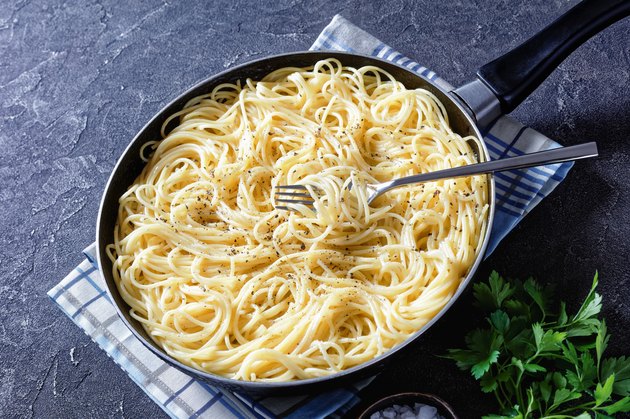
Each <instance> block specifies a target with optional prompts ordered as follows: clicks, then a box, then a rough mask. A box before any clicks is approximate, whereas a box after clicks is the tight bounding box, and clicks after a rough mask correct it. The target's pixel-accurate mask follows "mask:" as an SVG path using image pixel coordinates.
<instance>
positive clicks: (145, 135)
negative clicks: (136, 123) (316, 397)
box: [97, 51, 494, 395]
mask: <svg viewBox="0 0 630 419" xmlns="http://www.w3.org/2000/svg"><path fill="white" fill-rule="evenodd" d="M325 58H336V59H338V60H340V61H341V62H342V64H343V65H345V66H352V67H361V66H366V65H375V66H378V67H380V68H382V69H384V70H386V71H387V72H389V73H390V74H392V75H393V76H394V77H395V78H396V79H397V80H398V81H400V82H402V83H403V84H404V85H405V86H406V87H407V88H418V87H421V88H424V89H427V90H429V91H431V92H432V93H433V94H435V95H436V96H437V97H438V98H439V99H440V101H441V102H442V103H443V104H444V106H445V107H446V110H447V112H448V116H449V120H450V125H451V128H452V129H453V130H454V131H456V132H458V133H459V134H460V135H463V136H464V135H474V136H476V137H477V138H481V135H480V133H479V131H478V130H477V128H476V126H475V124H474V122H473V120H472V119H471V118H470V116H469V115H468V114H467V113H466V112H465V111H464V109H463V108H462V107H461V106H460V105H459V104H458V103H456V102H455V101H454V100H453V99H452V98H451V96H450V95H449V94H448V93H447V92H445V91H443V90H441V89H440V88H439V87H437V86H436V85H434V84H433V83H432V82H431V81H430V80H428V79H425V78H424V77H422V76H420V75H418V74H416V73H413V72H411V71H410V70H408V69H406V68H403V67H400V66H398V65H395V64H393V63H390V62H388V61H383V60H380V59H377V58H374V57H368V56H363V55H357V54H349V53H343V52H331V51H326V52H311V51H309V52H298V53H291V54H283V55H276V56H272V57H268V58H264V59H261V60H256V61H252V62H249V63H246V64H243V65H240V66H238V67H235V68H233V69H230V70H227V71H224V72H222V73H219V74H217V75H215V76H212V77H210V78H208V79H207V80H204V81H202V82H201V83H199V84H197V85H196V86H194V87H192V88H190V89H189V90H187V91H186V92H184V93H183V94H182V95H180V96H179V97H178V98H176V99H175V100H174V101H173V102H171V103H170V104H168V105H167V106H165V107H164V108H163V109H162V110H161V111H160V112H159V113H158V114H157V115H155V116H154V117H153V119H151V121H149V122H148V123H147V125H145V127H144V128H142V129H141V130H140V132H139V133H138V134H137V135H136V137H135V138H134V139H133V140H132V141H131V143H130V144H129V146H128V147H127V149H126V150H125V151H124V153H123V155H122V156H121V158H120V159H119V161H118V163H117V164H116V167H115V168H114V170H113V172H112V174H111V176H110V179H109V181H108V183H107V185H106V187H105V192H104V194H103V199H102V201H101V206H100V210H99V215H98V222H97V246H98V255H97V257H98V263H99V268H100V271H101V274H102V275H103V278H104V280H105V283H106V286H107V290H108V293H109V295H110V297H111V299H112V302H113V303H114V306H115V307H116V310H117V312H118V314H119V316H120V317H121V319H122V320H123V322H124V323H125V324H126V325H127V327H129V329H130V330H131V331H132V332H133V334H134V335H135V336H136V337H137V338H138V339H140V341H141V342H142V343H143V344H144V345H146V346H147V347H148V348H149V349H150V350H151V351H153V352H154V353H155V354H157V355H158V356H160V357H161V358H162V359H164V360H165V361H167V362H169V363H170V364H172V365H173V366H175V367H177V368H179V369H181V370H182V371H184V372H186V373H188V374H192V375H195V376H196V377H198V378H201V379H203V380H205V381H207V382H209V383H210V384H213V385H217V386H221V387H224V388H227V389H230V390H235V391H241V392H246V393H249V394H252V395H270V394H274V395H286V394H306V393H312V392H317V391H325V390H330V389H331V388H334V387H337V386H342V385H344V384H348V383H351V382H356V381H357V380H359V379H361V378H365V377H367V376H371V375H374V374H376V373H378V371H379V370H380V369H382V368H383V367H384V366H385V365H386V363H388V362H390V361H391V360H392V359H394V358H395V357H396V356H397V355H399V354H400V353H402V351H403V350H404V349H405V348H408V347H409V346H410V345H411V344H412V343H413V342H414V341H415V340H417V339H418V338H419V337H420V336H421V335H422V334H423V333H424V331H425V330H426V329H428V328H429V327H430V326H431V325H432V324H433V323H435V322H436V321H437V320H438V319H439V318H440V317H441V316H442V315H443V314H444V313H445V312H446V311H447V310H448V309H449V308H450V306H451V305H452V304H453V303H454V302H455V301H456V300H457V298H458V297H459V295H460V294H461V293H462V292H463V290H464V289H465V288H466V286H467V285H468V283H469V282H470V280H471V279H472V276H473V274H474V272H475V271H476V269H477V266H478V264H479V262H480V261H481V259H482V257H483V253H484V252H485V248H486V245H487V242H488V235H489V231H490V228H491V224H492V218H493V214H494V201H493V200H489V202H490V212H489V222H488V227H487V229H486V235H485V238H484V240H483V245H482V248H481V251H480V254H479V255H478V257H477V260H476V261H475V264H474V265H473V266H472V268H471V270H470V272H469V273H468V275H467V277H466V278H465V280H464V281H463V282H462V284H461V285H460V287H459V289H458V291H457V293H456V294H455V295H454V297H453V298H452V299H451V301H449V303H448V304H447V305H446V306H445V307H444V308H443V309H442V310H441V311H440V313H438V315H437V316H435V317H434V318H433V319H432V320H431V321H430V322H429V323H428V324H427V325H425V327H423V328H422V329H421V330H420V331H418V332H417V333H416V334H414V335H413V336H412V337H410V338H409V339H408V340H407V341H406V342H404V343H403V344H401V345H399V346H397V347H396V348H394V349H392V350H390V351H389V352H387V353H386V354H384V355H382V356H380V357H377V358H375V359H374V360H372V361H370V362H366V363H364V364H362V365H359V366H357V367H354V368H351V369H348V370H345V371H342V372H340V373H337V374H334V375H331V376H327V377H321V378H315V379H308V380H299V381H290V382H283V383H262V382H248V381H240V380H234V379H228V378H225V377H220V376H217V375H213V374H209V373H205V372H201V371H199V370H196V369H194V368H191V367H189V366H186V365H184V364H182V363H180V362H178V361H176V360H174V359H173V358H171V357H170V356H168V355H167V354H166V353H165V352H164V351H163V350H162V349H161V348H160V347H159V346H157V345H156V344H155V343H154V342H153V340H151V338H150V337H149V336H148V335H147V333H146V332H145V331H144V329H143V328H142V326H141V324H140V323H139V322H138V321H137V320H135V319H133V318H132V317H131V316H130V315H129V307H128V306H127V304H126V303H125V301H124V300H123V299H122V297H121V296H120V294H119V293H118V289H117V287H116V284H115V282H114V278H113V276H112V263H111V261H110V260H109V258H108V257H107V254H106V252H105V248H106V246H107V245H108V244H111V243H113V242H114V238H113V233H114V225H115V223H116V217H117V212H118V199H119V197H120V196H121V195H122V194H123V193H124V192H125V191H126V190H127V188H128V187H129V186H130V185H131V184H132V183H133V181H134V179H135V178H136V177H137V176H138V175H139V174H140V172H141V170H142V168H143V166H144V162H143V161H142V160H141V159H140V148H141V147H142V145H143V144H144V143H146V142H147V141H152V140H156V139H160V138H161V136H160V129H161V127H162V124H163V122H164V121H165V120H166V119H167V118H168V117H169V116H170V115H172V114H173V113H175V112H177V111H179V110H181V109H182V108H183V106H184V104H185V103H186V102H187V101H188V100H190V99H192V98H194V97H196V96H199V95H201V94H204V93H208V92H210V91H211V90H212V88H213V87H214V86H217V85H218V84H221V83H225V82H235V81H236V80H244V79H246V78H252V79H259V78H261V77H262V76H264V75H266V74H268V73H270V72H271V71H273V70H276V69H278V68H282V67H289V66H295V67H307V66H310V65H313V64H314V63H315V62H317V61H318V60H321V59H325ZM478 152H479V154H480V156H481V158H482V160H485V159H487V156H488V154H487V150H485V147H484V149H483V150H478ZM489 180H490V183H489V184H490V188H489V190H488V193H489V196H493V195H494V179H493V178H492V176H489Z"/></svg>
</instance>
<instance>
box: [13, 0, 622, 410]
mask: <svg viewBox="0 0 630 419" xmlns="http://www.w3.org/2000/svg"><path fill="white" fill-rule="evenodd" d="M128 3H130V4H128ZM574 3H575V2H574V1H565V0H554V1H550V0H531V1H527V2H520V1H518V2H517V1H515V2H509V1H503V0H489V1H484V2H479V1H476V0H461V1H456V2H431V1H416V2H413V1H406V0H404V1H392V2H367V1H365V2H360V1H353V0H343V1H331V0H327V1H323V0H301V1H292V2H280V1H274V2H270V1H269V2H256V1H244V0H231V1H227V0H222V1H214V2H211V3H208V4H205V3H204V2H201V1H199V2H186V4H185V5H184V4H183V2H182V3H180V2H172V3H170V2H158V1H138V2H124V1H123V2H121V1H112V0H102V1H96V2H95V3H89V2H87V1H85V2H67V3H65V2H64V3H62V2H60V1H50V0H48V1H46V0H44V1H37V2H35V1H32V2H31V1H14V0H8V1H5V2H3V7H1V8H0V69H1V71H0V148H1V150H2V153H1V154H0V202H1V204H2V213H3V216H2V218H1V221H0V222H1V226H2V236H1V237H0V242H1V246H0V274H1V282H0V302H1V304H0V354H1V355H0V357H1V358H0V415H1V416H20V417H23V416H38V417H106V416H111V417H119V416H128V417H141V416H144V417H148V416H151V417H158V416H163V413H162V412H161V411H160V409H159V408H158V407H157V406H156V405H155V404H154V403H152V402H151V401H150V400H149V398H148V397H146V396H145V395H144V394H143V393H142V391H141V390H140V389H139V388H138V387H137V386H136V385H135V384H134V383H132V382H131V380H130V379H129V378H128V377H127V376H126V375H125V374H124V373H123V372H122V371H121V370H120V369H119V368H117V367H116V366H115V365H114V364H113V362H112V361H111V360H110V359H108V358H107V356H106V355H105V354H104V353H103V352H102V351H101V350H100V349H98V347H97V346H96V345H95V344H94V343H92V342H91V341H90V340H89V339H88V338H87V337H86V336H85V335H84V334H83V332H82V331H80V330H79V329H78V328H77V327H76V326H74V324H73V323H72V322H71V321H70V320H69V319H67V318H66V317H65V316H64V315H63V314H62V313H61V312H60V311H59V309H57V308H56V307H55V306H54V305H53V304H52V303H51V302H50V300H49V299H48V297H47V296H46V291H48V290H49V289H50V288H51V287H52V286H53V285H54V284H56V283H57V282H58V281H59V280H60V279H61V278H62V277H63V276H65V275H66V274H67V273H68V272H69V271H70V270H71V269H72V268H73V267H74V266H75V265H76V264H77V263H78V262H79V261H80V260H81V258H82V257H81V253H80V251H81V249H82V248H83V247H84V246H86V245H87V244H89V243H90V242H91V241H93V239H94V226H95V219H96V213H97V209H98V202H99V197H100V194H101V191H102V188H103V186H104V183H105V181H106V179H107V177H108V174H109V172H110V170H111V169H112V167H113V164H114V162H115V160H116V158H117V157H118V156H119V154H120V153H121V151H122V150H123V148H124V147H125V145H126V144H127V142H128V141H129V140H130V139H131V138H132V136H133V135H134V133H135V132H136V131H137V130H138V129H139V128H140V127H141V126H142V125H143V124H144V123H145V121H147V120H148V119H149V118H150V117H151V116H152V115H153V114H154V113H155V112H156V111H157V110H158V109H159V108H160V107H161V106H162V105H164V104H165V103H166V102H167V101H169V100H170V99H171V98H173V97H174V96H176V95H177V94H178V92H180V91H182V90H183V89H185V88H186V87H188V86H190V85H192V84H193V83H195V82H196V81H198V80H200V79H203V78H205V77H206V76H208V75H210V74H212V73H214V72H217V71H219V70H222V69H224V68H226V67H230V66H232V65H234V64H237V63H241V62H245V61H248V60H251V59H253V58H257V57H262V56H265V55H268V54H273V53H278V52H284V51H296V50H304V49H307V48H308V47H309V46H310V44H311V43H312V42H313V40H314V39H315V37H316V36H317V34H318V33H319V32H320V31H321V29H322V28H323V27H324V26H325V25H326V24H327V23H328V22H329V21H330V19H331V18H332V16H333V15H334V14H335V13H341V14H343V15H344V16H346V17H347V18H349V19H350V20H352V21H353V22H355V23H356V24H358V25H359V26H361V27H363V28H365V29H366V30H368V31H370V32H371V33H373V34H374V35H376V36H377V37H380V38H381V39H383V40H384V41H386V42H388V43H390V44H391V45H393V46H394V47H396V48H398V49H399V50H400V51H402V52H403V53H405V54H407V55H409V56H411V57H415V58H416V59H417V60H418V61H419V62H421V63H424V64H426V65H427V66H429V67H431V68H432V69H434V70H435V71H437V72H439V73H440V74H441V75H443V76H444V77H445V78H446V79H448V80H450V81H451V82H452V83H461V82H463V81H465V80H466V79H468V78H470V77H471V76H472V74H473V73H474V70H475V69H476V68H477V67H478V66H480V65H481V64H483V63H485V62H486V61H488V60H490V59H491V58H493V57H495V56H497V55H498V54H500V53H501V52H503V51H506V50H507V49H508V48H510V47H512V46H515V45H517V44H518V43H519V42H520V41H522V40H524V39H525V38H526V37H527V36H528V35H529V34H532V33H533V32H534V31H535V30H536V29H537V28H541V27H542V26H543V25H544V24H546V23H548V22H550V21H551V20H553V18H554V16H557V15H558V14H559V12H560V11H562V10H566V9H567V8H568V7H569V6H570V5H571V4H574ZM629 39H630V21H625V22H621V23H617V24H616V25H614V26H613V27H611V28H609V29H608V30H607V31H605V32H604V33H602V34H600V35H598V36H596V37H595V38H594V39H592V40H590V41H589V42H587V43H586V45H584V46H583V47H581V48H580V49H579V50H578V51H576V52H575V53H574V54H573V56H571V57H570V58H569V59H568V60H567V61H566V62H564V63H563V64H562V65H561V66H560V68H559V69H558V70H557V71H556V72H555V73H554V74H553V75H552V76H551V77H550V79H549V80H547V81H546V82H545V83H544V84H543V86H541V88H540V89H539V90H538V91H537V92H536V93H535V94H534V95H533V96H532V97H531V98H530V99H528V100H527V101H526V102H525V103H524V104H523V105H522V106H521V107H520V108H519V109H518V110H517V112H515V115H516V116H517V117H518V118H519V119H521V120H522V121H524V122H525V123H527V124H529V125H531V126H532V127H534V128H536V129H538V130H540V131H541V132H543V133H545V134H547V135H548V136H550V137H552V138H555V139H557V140H559V141H560V142H562V143H563V144H574V143H579V142H583V141H587V140H599V142H600V145H601V148H602V151H603V155H604V156H603V158H601V159H599V160H595V161H587V162H580V163H578V164H577V165H576V167H575V168H574V169H573V170H572V172H571V173H570V174H569V177H568V179H567V180H566V181H565V182H564V183H563V184H562V185H561V186H560V187H559V188H558V190H556V191H555V192H554V193H553V195H552V196H551V197H549V198H548V199H546V200H545V201H544V202H543V203H542V204H541V205H539V206H538V207H537V208H536V209H535V210H534V211H533V212H532V213H531V214H530V215H529V216H528V217H527V218H526V220H525V221H524V222H523V223H521V224H520V225H519V226H518V228H517V229H516V230H515V231H514V232H513V233H512V234H511V235H510V236H509V238H508V239H507V240H506V241H505V242H504V243H503V244H502V245H501V247H500V248H499V250H498V251H497V252H496V253H495V254H494V255H493V256H492V257H491V258H490V259H489V260H488V261H486V262H485V263H484V264H483V266H482V268H481V269H480V273H479V275H480V277H483V276H486V275H487V274H488V272H489V271H490V270H491V269H492V268H494V269H498V270H499V271H500V272H503V273H505V274H509V275H511V276H516V277H525V276H527V275H534V276H536V277H538V278H540V279H542V280H545V281H547V280H548V281H554V282H557V283H558V284H559V288H560V290H561V292H562V294H563V296H564V297H565V298H566V299H568V300H569V301H571V302H574V303H575V302H577V300H578V299H580V298H582V297H583V296H584V294H585V292H586V290H587V287H588V286H589V284H590V281H591V278H592V275H593V273H594V271H595V270H596V269H599V272H600V277H601V292H602V293H603V295H604V312H605V315H606V316H607V317H608V319H609V323H608V324H609V329H610V331H611V332H612V335H613V338H612V339H611V345H610V352H611V353H614V354H621V353H623V352H626V353H627V352H628V348H630V334H628V333H627V330H628V328H629V327H630V303H629V301H630V288H629V286H628V285H629V284H628V276H629V274H630V263H629V256H628V255H629V253H630V241H629V240H628V239H627V237H628V236H629V235H630V223H629V221H630V209H629V208H630V183H629V182H628V179H629V178H630V165H629V162H630V141H629V136H630V122H629V117H628V115H629V111H630V95H628V93H629V90H630V89H629V85H630V59H629V56H630V43H629V42H628V40H629ZM469 311H470V304H469V301H466V300H464V301H462V302H461V303H460V304H458V306H457V309H456V310H454V311H453V312H452V313H450V315H449V316H448V317H447V318H446V319H445V321H443V322H441V323H440V324H439V326H438V327H437V328H436V329H435V330H434V331H433V332H432V334H431V336H435V337H436V338H432V339H426V340H425V342H424V343H423V344H422V345H420V347H419V349H418V350H417V351H416V352H415V353H412V354H410V355H409V356H408V357H407V358H406V359H405V360H404V361H402V362H398V363H397V364H396V365H393V366H392V367H391V368H390V369H389V370H388V371H387V372H386V373H384V374H383V375H382V376H380V377H379V378H378V379H377V381H376V382H375V383H374V384H373V385H372V386H371V387H370V388H369V389H367V390H366V391H365V392H364V393H365V394H364V396H365V400H366V402H368V401H373V400H374V399H375V398H377V397H381V396H385V395H388V394H390V393H393V392H396V391H403V390H404V391H431V392H435V393H438V394H440V395H442V396H443V397H444V398H446V399H448V400H450V401H452V404H453V405H454V406H455V408H456V409H457V410H458V411H459V412H460V413H461V415H462V417H475V416H479V414H481V413H482V412H485V411H487V409H489V408H490V407H491V404H490V400H489V399H488V398H487V397H484V396H482V394H481V392H480V391H479V389H478V386H477V384H476V383H474V382H473V381H472V380H471V379H470V377H469V376H468V375H467V374H465V373H462V372H459V371H458V370H457V369H456V368H455V367H454V366H453V365H452V364H451V363H450V362H447V361H444V360H441V359H438V358H435V357H434V356H432V355H431V354H435V353H442V352H443V351H444V350H445V348H447V347H450V346H453V345H457V344H459V343H461V339H462V338H461V335H460V333H459V331H460V330H463V327H469V326H470V325H471V324H472V322H473V318H474V316H472V315H470V314H469ZM462 319H463V320H462Z"/></svg>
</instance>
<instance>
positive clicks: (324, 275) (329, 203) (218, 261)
mask: <svg viewBox="0 0 630 419" xmlns="http://www.w3.org/2000/svg"><path fill="white" fill-rule="evenodd" d="M173 121H174V122H175V123H176V127H175V128H174V129H172V130H171V131H170V132H168V133H167V132H166V126H167V125H168V124H169V123H171V122H173ZM171 125H172V123H171ZM162 135H163V139H160V140H157V141H154V142H150V143H148V144H146V145H145V148H144V149H143V154H144V155H149V156H150V157H149V158H147V164H146V166H145V168H144V170H143V171H142V173H141V174H140V176H139V177H138V178H137V179H136V180H135V182H134V183H133V185H132V186H131V187H130V188H129V189H128V191H127V192H126V193H125V194H124V195H123V196H122V197H121V198H120V207H119V211H118V221H117V224H116V228H115V232H114V236H115V242H114V243H113V244H112V245H110V246H109V247H108V254H109V257H110V258H111V260H112V262H113V274H114V278H115V281H116V283H117V286H118V289H119V292H120V293H121V295H122V297H123V298H124V300H125V301H126V302H127V303H128V304H129V306H130V310H131V315H132V316H133V317H134V318H136V319H137V320H139V321H140V322H141V323H142V324H143V326H144V328H145V330H146V331H147V333H148V334H149V335H150V336H151V337H152V339H154V340H155V341H156V342H157V343H158V344H159V345H160V346H161V347H162V348H163V349H164V350H165V351H166V352H167V353H168V354H169V355H171V356H172V357H174V358H175V359H177V360H179V361H181V362H183V363H185V364H187V365H190V366H192V367H194V368H197V369H199V370H203V371H207V372H211V373H214V374H218V375H221V376H225V377H230V378H234V379H239V380H258V381H289V380H296V379H306V378H313V377H318V376H323V375H328V374H332V373H335V372H338V371H341V370H344V369H348V368H351V367H353V366H356V365H359V364H361V363H363V362H366V361H369V360H371V359H373V358H375V357H376V356H378V355H380V354H383V353H384V352H386V351H387V350H389V349H391V348H393V347H394V346H396V345H398V344H400V343H401V342H403V341H404V340H405V339H407V338H408V337H409V336H410V335H412V334H413V333H414V332H416V331H418V330H419V329H420V328H422V326H423V325H425V324H426V323H427V322H428V321H429V320H431V319H432V318H433V317H434V316H435V315H436V314H437V313H438V312H439V311H440V310H441V309H442V308H443V307H444V305H445V304H446V303H447V302H448V301H449V299H450V298H451V297H452V296H453V294H454V293H455V291H456V290H457V288H458V286H459V284H460V282H461V280H462V278H463V277H465V275H466V274H467V273H468V271H469V269H470V267H471V266H472V264H473V262H474V260H475V258H476V256H477V254H478V252H479V250H480V246H481V243H482V242H483V235H484V232H485V227H486V222H487V212H488V196H487V194H488V190H487V183H486V182H487V177H486V176H474V177H469V178H461V179H451V180H444V181H437V182H430V183H427V184H424V185H411V186H407V187H403V188H400V189H396V190H393V191H390V192H388V193H387V194H385V195H384V196H382V197H380V198H378V199H377V200H376V201H375V202H374V203H373V204H372V205H371V206H368V205H367V203H366V196H365V192H366V191H365V188H363V187H362V186H361V185H365V183H374V182H378V181H385V180H390V179H393V178H397V177H402V176H408V175H411V174H416V173H422V172H429V171H435V170H440V169H445V168H449V167H455V166H461V165H466V164H471V163H475V162H476V156H475V153H474V151H473V147H471V143H474V142H476V141H478V140H477V139H476V138H474V137H466V138H462V137H461V136H459V135H458V134H456V133H454V132H453V131H452V130H451V128H450V127H449V123H448V115H447V114H446V111H445V110H444V108H443V106H442V104H441V103H440V102H439V100H438V99H437V98H436V97H435V96H434V95H432V94H431V93H430V92H428V91H426V90H422V89H416V90H409V89H406V88H405V87H404V86H403V85H402V84H401V83H399V82H397V81H396V80H395V79H394V78H393V77H392V76H390V75H389V74H388V73H387V72H385V71H384V70H382V69H380V68H377V67H362V68H357V69H355V68H350V67H343V66H342V65H341V63H339V62H338V61H336V60H334V59H328V60H322V61H319V62H318V63H317V64H316V65H315V66H314V67H310V68H282V69H280V70H277V71H274V72H273V73H271V74H269V75H267V76H266V77H264V78H263V79H262V80H261V81H253V80H249V79H248V80H246V81H245V82H243V83H240V82H237V83H236V84H222V85H220V86H217V87H216V88H215V89H214V90H213V91H212V92H211V93H209V94H207V95H203V96H199V97H197V98H194V99H192V100H191V101H189V102H188V103H187V104H186V106H185V107H184V109H183V110H181V111H180V112H178V113H176V114H174V115H173V116H172V117H171V118H170V119H169V120H168V121H166V122H165V124H164V127H163V132H162ZM350 181H352V183H353V185H354V186H353V187H352V188H351V189H350V188H348V187H347V186H348V183H349V182H350ZM289 184H302V185H308V187H309V188H317V191H318V199H317V201H316V204H315V205H316V208H315V210H311V209H309V208H307V207H304V206H299V205H298V206H297V207H296V208H295V209H296V211H290V212H289V211H282V210H278V209H275V207H274V204H275V203H274V197H273V192H274V190H275V187H276V185H289Z"/></svg>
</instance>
